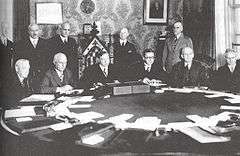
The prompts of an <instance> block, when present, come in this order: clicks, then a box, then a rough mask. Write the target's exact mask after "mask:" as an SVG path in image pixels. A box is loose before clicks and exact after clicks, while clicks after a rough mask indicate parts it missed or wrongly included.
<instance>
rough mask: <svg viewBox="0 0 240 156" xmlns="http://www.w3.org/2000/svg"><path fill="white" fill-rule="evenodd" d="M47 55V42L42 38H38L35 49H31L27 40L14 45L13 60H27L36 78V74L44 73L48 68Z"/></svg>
mask: <svg viewBox="0 0 240 156" xmlns="http://www.w3.org/2000/svg"><path fill="white" fill-rule="evenodd" d="M47 54H48V49H47V42H46V40H45V39H43V38H39V40H38V43H37V46H36V48H34V47H33V45H32V43H31V41H30V39H29V38H28V39H26V40H21V41H19V42H17V43H16V59H15V60H17V59H19V58H24V59H28V60H29V61H30V65H31V69H32V70H33V71H34V72H35V74H37V76H39V74H38V73H45V72H46V70H47V68H48V66H47V64H48V62H47Z"/></svg>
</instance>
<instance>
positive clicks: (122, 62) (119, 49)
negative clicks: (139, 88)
mask: <svg viewBox="0 0 240 156" xmlns="http://www.w3.org/2000/svg"><path fill="white" fill-rule="evenodd" d="M119 35H120V39H119V40H118V41H117V42H115V43H113V50H114V64H116V66H117V67H118V69H119V71H118V73H119V76H118V77H122V78H121V79H122V80H123V81H125V80H127V77H128V74H129V73H128V69H129V68H130V66H131V65H133V64H136V63H138V62H141V61H142V57H141V55H140V54H139V53H137V51H136V48H135V46H134V44H133V43H131V42H129V41H128V36H129V32H128V29H127V28H122V29H121V31H120V34H119Z"/></svg>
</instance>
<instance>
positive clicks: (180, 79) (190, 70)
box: [170, 47, 209, 87]
mask: <svg viewBox="0 0 240 156" xmlns="http://www.w3.org/2000/svg"><path fill="white" fill-rule="evenodd" d="M181 58H182V61H180V62H178V63H176V64H175V65H174V66H173V70H172V72H171V82H170V85H171V86H172V87H184V86H208V85H209V83H208V74H207V71H206V69H205V67H204V66H203V65H202V64H201V62H199V61H196V60H193V58H194V52H193V49H192V48H190V47H185V48H183V49H182V53H181Z"/></svg>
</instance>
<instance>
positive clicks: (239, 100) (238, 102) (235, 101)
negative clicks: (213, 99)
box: [224, 98, 240, 105]
mask: <svg viewBox="0 0 240 156" xmlns="http://www.w3.org/2000/svg"><path fill="white" fill-rule="evenodd" d="M224 100H225V101H228V102H230V103H232V104H239V105H240V98H233V99H228V98H226V99H224Z"/></svg>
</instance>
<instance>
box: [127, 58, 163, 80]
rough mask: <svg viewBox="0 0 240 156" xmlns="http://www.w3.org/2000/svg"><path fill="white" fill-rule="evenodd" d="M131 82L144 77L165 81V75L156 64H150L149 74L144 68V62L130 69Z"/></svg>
mask: <svg viewBox="0 0 240 156" xmlns="http://www.w3.org/2000/svg"><path fill="white" fill-rule="evenodd" d="M131 73H133V75H132V76H131V77H132V78H131V79H132V80H139V79H143V78H145V77H147V78H149V79H157V80H162V81H167V73H166V72H165V71H164V70H163V69H162V66H161V65H160V64H158V63H156V62H154V63H153V64H152V67H151V70H150V72H148V71H146V70H145V68H144V62H141V63H137V64H135V65H133V66H132V67H131Z"/></svg>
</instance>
